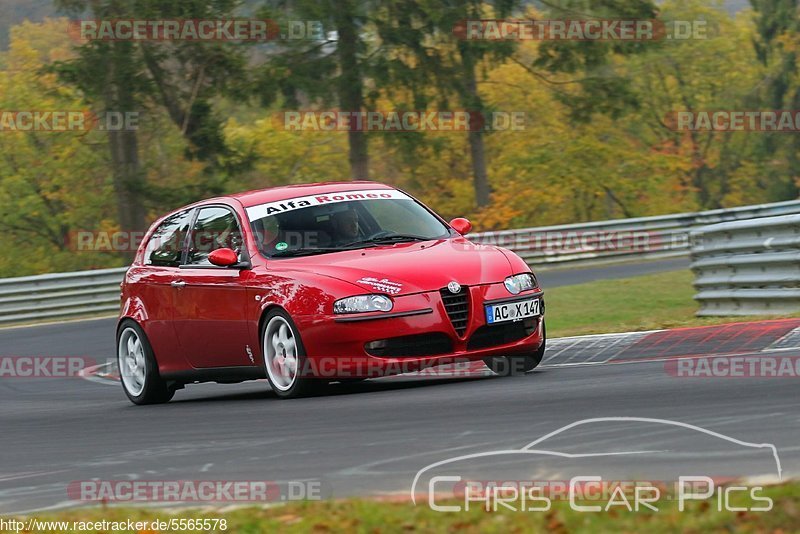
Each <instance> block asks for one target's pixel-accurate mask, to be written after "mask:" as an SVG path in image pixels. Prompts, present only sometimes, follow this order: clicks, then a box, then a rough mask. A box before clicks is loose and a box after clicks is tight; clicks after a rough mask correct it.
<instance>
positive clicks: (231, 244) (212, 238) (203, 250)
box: [186, 206, 242, 265]
mask: <svg viewBox="0 0 800 534" xmlns="http://www.w3.org/2000/svg"><path fill="white" fill-rule="evenodd" d="M219 248H230V249H233V250H235V251H236V252H237V253H240V252H241V249H242V232H241V230H240V229H239V223H238V222H237V221H236V215H234V214H233V211H231V210H229V209H228V208H223V207H219V206H212V207H208V208H200V213H198V215H197V222H195V224H194V228H192V235H191V238H190V240H189V257H188V259H187V261H186V263H187V265H210V262H209V261H208V255H209V254H210V253H211V252H212V251H214V250H217V249H219Z"/></svg>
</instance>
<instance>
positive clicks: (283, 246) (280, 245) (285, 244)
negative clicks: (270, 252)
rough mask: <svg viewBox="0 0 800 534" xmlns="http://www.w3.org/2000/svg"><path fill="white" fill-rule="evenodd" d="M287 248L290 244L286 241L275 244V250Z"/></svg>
mask: <svg viewBox="0 0 800 534" xmlns="http://www.w3.org/2000/svg"><path fill="white" fill-rule="evenodd" d="M287 248H289V244H288V243H284V242H283V241H281V242H280V243H278V244H277V245H275V250H286V249H287Z"/></svg>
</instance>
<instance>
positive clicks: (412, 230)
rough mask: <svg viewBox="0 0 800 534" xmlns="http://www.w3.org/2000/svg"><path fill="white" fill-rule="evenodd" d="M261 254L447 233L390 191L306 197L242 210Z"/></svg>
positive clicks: (334, 249) (418, 238) (281, 254)
mask: <svg viewBox="0 0 800 534" xmlns="http://www.w3.org/2000/svg"><path fill="white" fill-rule="evenodd" d="M247 215H248V218H249V219H250V224H251V226H252V229H253V233H254V235H255V237H256V242H257V243H258V246H259V250H260V251H261V253H262V254H263V255H265V256H267V257H270V258H281V257H296V256H304V255H306V256H307V255H313V254H326V253H331V252H339V251H342V250H351V249H356V248H365V247H373V246H379V245H382V244H393V243H402V242H411V241H428V240H431V239H445V238H447V237H449V236H450V235H451V231H450V229H449V228H448V227H447V226H446V225H445V224H444V223H443V222H442V221H441V220H439V219H438V218H437V217H436V216H435V215H433V214H432V213H431V212H430V211H428V210H427V209H426V208H424V207H423V206H422V205H421V204H419V203H418V202H417V201H415V200H414V199H413V198H411V197H409V196H408V195H406V194H405V193H403V192H401V191H397V190H393V189H376V190H369V191H346V192H337V193H329V194H322V195H310V196H305V197H298V198H293V199H288V200H282V201H278V202H270V203H267V204H260V205H257V206H252V207H249V208H247Z"/></svg>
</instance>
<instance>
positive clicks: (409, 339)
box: [364, 332, 453, 358]
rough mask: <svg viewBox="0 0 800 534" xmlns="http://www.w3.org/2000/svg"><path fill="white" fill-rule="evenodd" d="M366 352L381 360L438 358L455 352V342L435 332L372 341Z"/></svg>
mask: <svg viewBox="0 0 800 534" xmlns="http://www.w3.org/2000/svg"><path fill="white" fill-rule="evenodd" d="M364 350H366V351H367V354H370V355H372V356H377V357H379V358H410V357H419V356H436V355H437V354H448V353H450V352H453V342H452V341H451V340H450V338H449V337H448V336H447V334H442V333H440V332H434V333H431V334H416V335H413V336H401V337H392V338H389V339H381V340H378V341H372V342H370V343H367V344H366V345H365V346H364Z"/></svg>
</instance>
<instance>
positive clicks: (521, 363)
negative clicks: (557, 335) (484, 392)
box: [483, 321, 547, 376]
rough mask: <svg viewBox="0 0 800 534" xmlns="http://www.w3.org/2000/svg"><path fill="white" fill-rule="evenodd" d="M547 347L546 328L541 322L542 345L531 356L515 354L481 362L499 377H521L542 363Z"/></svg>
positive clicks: (493, 357)
mask: <svg viewBox="0 0 800 534" xmlns="http://www.w3.org/2000/svg"><path fill="white" fill-rule="evenodd" d="M546 345H547V327H546V326H545V324H544V321H542V344H541V346H540V347H539V348H538V349H537V350H536V352H534V353H533V354H515V355H513V356H492V357H491V358H486V359H485V360H483V362H484V363H485V364H486V367H488V368H489V369H491V370H492V371H494V372H495V373H496V374H498V375H500V376H522V375H524V374H525V373H528V372H530V371H533V370H534V369H536V367H537V366H538V365H539V364H540V363H542V358H544V351H545V346H546Z"/></svg>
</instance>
